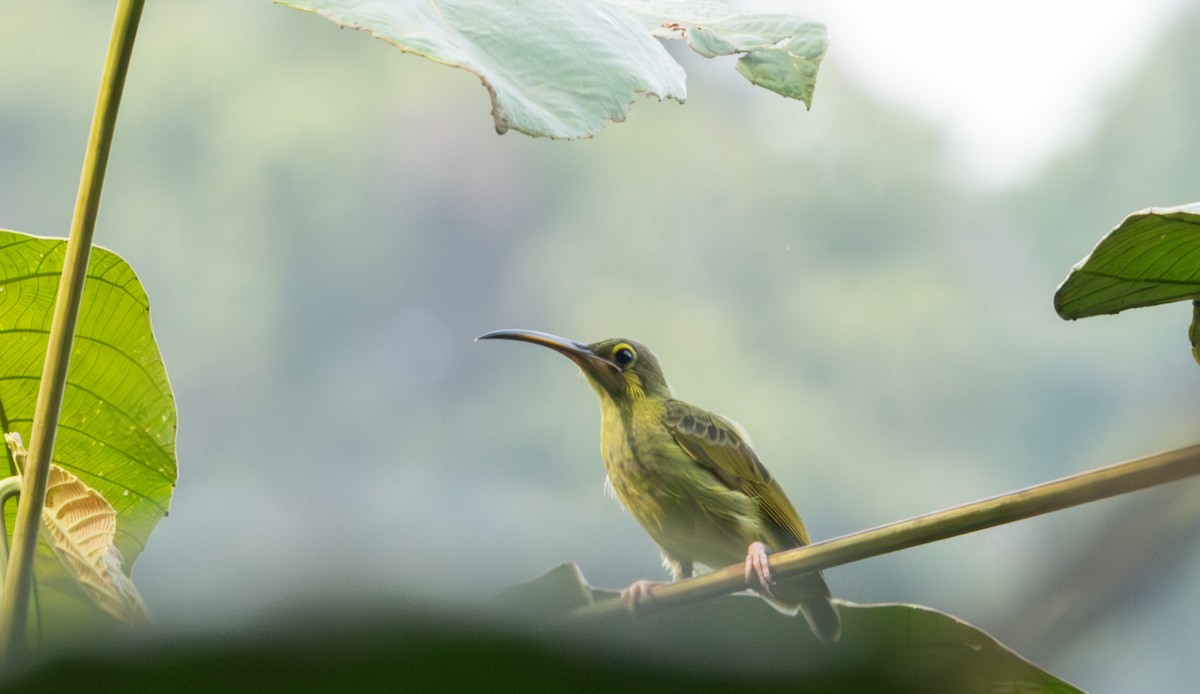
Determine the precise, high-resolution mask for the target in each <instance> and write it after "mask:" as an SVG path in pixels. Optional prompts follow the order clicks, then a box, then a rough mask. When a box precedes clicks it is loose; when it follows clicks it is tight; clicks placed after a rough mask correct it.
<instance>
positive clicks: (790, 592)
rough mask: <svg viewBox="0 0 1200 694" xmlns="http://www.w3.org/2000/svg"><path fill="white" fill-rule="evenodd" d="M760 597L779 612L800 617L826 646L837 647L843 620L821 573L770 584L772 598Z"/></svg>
mask: <svg viewBox="0 0 1200 694" xmlns="http://www.w3.org/2000/svg"><path fill="white" fill-rule="evenodd" d="M763 597H765V598H766V599H767V602H769V603H771V604H772V605H773V606H774V607H775V609H777V610H779V611H781V612H784V613H786V614H792V615H794V614H796V613H797V612H799V613H800V614H803V615H804V619H806V620H807V621H808V626H809V627H811V628H812V631H813V634H815V635H816V637H817V638H818V639H820V640H821V641H823V642H825V643H836V642H837V640H838V639H839V638H840V637H841V635H842V619H841V617H839V616H838V611H837V608H836V607H834V605H833V600H832V598H831V597H830V595H829V586H827V585H825V579H824V578H822V577H821V574H820V572H816V573H810V574H804V575H802V576H797V577H796V578H789V579H787V580H785V581H780V582H778V583H776V584H773V585H772V586H771V595H769V596H768V595H764V596H763Z"/></svg>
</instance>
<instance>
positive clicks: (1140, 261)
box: [1054, 203, 1200, 320]
mask: <svg viewBox="0 0 1200 694" xmlns="http://www.w3.org/2000/svg"><path fill="white" fill-rule="evenodd" d="M1197 298H1200V203H1193V204H1191V205H1184V206H1182V207H1153V208H1150V209H1147V210H1142V211H1141V212H1135V213H1133V214H1131V215H1129V216H1128V217H1126V218H1125V219H1124V221H1122V222H1121V223H1120V224H1119V225H1117V228H1115V229H1113V230H1112V231H1111V232H1109V233H1108V235H1107V236H1105V237H1104V238H1103V239H1101V240H1100V243H1098V244H1097V245H1096V248H1095V249H1094V250H1093V251H1092V252H1091V254H1090V255H1088V257H1086V258H1084V259H1083V260H1081V261H1080V262H1079V263H1078V264H1077V265H1076V266H1075V267H1073V268H1071V273H1070V274H1069V275H1067V279H1066V280H1065V281H1064V282H1063V283H1062V286H1060V287H1059V288H1058V291H1057V292H1056V293H1055V294H1054V308H1055V310H1056V311H1058V315H1060V316H1062V317H1063V318H1066V319H1068V320H1074V319H1076V318H1086V317H1088V316H1096V315H1100V314H1105V313H1117V312H1119V311H1124V310H1125V309H1128V308H1139V307H1142V306H1154V305H1156V304H1165V303H1168V302H1171V301H1182V300H1185V299H1197Z"/></svg>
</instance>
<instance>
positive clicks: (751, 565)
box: [746, 542, 772, 595]
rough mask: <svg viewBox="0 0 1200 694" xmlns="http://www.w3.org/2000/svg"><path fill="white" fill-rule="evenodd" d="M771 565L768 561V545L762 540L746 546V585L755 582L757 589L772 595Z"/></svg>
mask: <svg viewBox="0 0 1200 694" xmlns="http://www.w3.org/2000/svg"><path fill="white" fill-rule="evenodd" d="M771 582H772V581H771V565H770V563H769V562H768V561H767V547H766V545H764V544H763V543H761V542H751V543H750V546H749V547H748V548H746V585H747V586H752V585H754V584H755V583H757V584H758V587H757V588H755V590H758V591H761V592H762V593H763V594H764V595H771Z"/></svg>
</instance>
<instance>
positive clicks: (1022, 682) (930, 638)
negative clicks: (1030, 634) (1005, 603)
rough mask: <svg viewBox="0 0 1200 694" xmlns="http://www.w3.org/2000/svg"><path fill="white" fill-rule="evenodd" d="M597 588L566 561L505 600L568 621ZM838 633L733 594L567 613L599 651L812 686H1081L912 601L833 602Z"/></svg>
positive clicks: (608, 594) (598, 596)
mask: <svg viewBox="0 0 1200 694" xmlns="http://www.w3.org/2000/svg"><path fill="white" fill-rule="evenodd" d="M616 596H617V594H616V593H615V592H613V591H606V590H597V589H594V588H591V587H589V586H588V585H587V583H586V582H585V581H584V580H583V577H582V575H581V574H580V572H579V569H578V567H576V566H575V565H573V564H563V565H561V566H559V567H557V568H556V569H554V570H552V571H550V572H549V573H547V574H546V575H544V576H542V577H541V578H539V579H537V580H535V581H532V582H530V583H527V584H525V585H522V586H517V587H516V588H513V589H511V590H509V591H508V592H507V593H506V594H505V595H504V596H503V603H504V604H506V605H507V606H508V607H509V608H510V609H512V610H514V611H516V612H519V613H521V614H524V615H526V616H527V617H529V618H531V619H543V620H544V619H546V618H547V617H551V616H555V615H557V616H559V617H567V615H568V614H569V613H570V612H571V611H572V610H574V609H576V608H579V607H584V606H586V605H589V604H591V603H593V602H594V601H598V600H608V599H614V598H615V597H616ZM835 604H836V605H837V608H838V612H839V613H840V614H841V617H842V639H841V641H839V642H838V644H837V645H835V646H832V647H829V646H824V645H823V644H821V643H820V642H818V641H817V640H816V639H815V638H814V637H813V635H812V633H811V631H810V630H809V627H808V625H807V623H806V622H805V621H804V620H803V619H796V618H793V617H788V616H786V615H783V614H780V613H779V612H777V611H776V610H774V609H773V608H771V607H770V606H769V605H768V604H767V603H766V602H764V601H763V600H761V599H759V598H757V597H755V596H750V595H733V596H727V597H722V598H717V599H715V600H711V601H705V602H700V603H695V604H689V605H685V606H682V607H680V608H678V609H673V610H669V611H664V612H661V613H658V614H654V615H649V616H646V617H642V618H637V619H634V618H630V617H628V616H625V615H622V616H621V617H619V618H609V619H603V620H596V619H572V618H570V617H567V621H568V622H569V623H570V624H571V628H572V629H574V630H576V632H577V633H582V632H587V633H588V634H589V638H590V639H591V640H593V641H594V643H593V644H592V647H593V648H597V649H604V650H613V649H615V650H616V652H618V653H621V652H623V653H625V655H626V656H629V657H632V656H633V655H635V654H640V655H641V656H643V657H646V658H650V659H653V660H655V661H656V662H661V663H668V664H669V663H673V664H674V665H675V666H676V667H678V668H680V669H681V670H687V671H693V672H695V671H707V670H714V669H715V670H717V671H719V672H727V673H738V672H742V673H744V674H743V676H747V677H753V676H754V675H756V674H757V675H769V676H771V677H779V678H784V679H786V680H788V681H790V682H791V683H792V685H793V686H799V687H801V688H804V689H805V690H807V689H808V688H811V689H812V690H813V691H836V692H857V691H931V692H933V691H943V692H995V691H1009V692H1030V693H1032V692H1076V691H1078V690H1077V689H1076V688H1075V687H1073V686H1072V685H1070V684H1068V683H1066V682H1064V681H1062V680H1060V679H1058V678H1056V677H1054V676H1053V675H1050V674H1049V673H1046V672H1044V671H1042V670H1040V669H1038V668H1037V667H1035V666H1033V665H1032V664H1030V663H1029V662H1028V661H1026V660H1024V659H1023V658H1021V657H1020V656H1019V655H1017V654H1016V653H1014V652H1013V651H1011V650H1010V649H1008V648H1007V647H1006V646H1004V645H1003V644H1001V643H1000V642H998V641H996V640H995V639H994V638H992V637H991V636H989V635H988V634H986V633H984V632H982V631H980V630H979V629H977V628H975V627H973V626H971V625H970V624H967V623H966V622H963V621H961V620H959V619H956V618H954V617H952V616H950V615H947V614H944V613H942V612H938V611H936V610H931V609H929V608H926V607H920V606H916V605H899V604H882V605H858V604H855V603H850V602H845V601H835Z"/></svg>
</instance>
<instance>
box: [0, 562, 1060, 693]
mask: <svg viewBox="0 0 1200 694" xmlns="http://www.w3.org/2000/svg"><path fill="white" fill-rule="evenodd" d="M613 595H615V593H613V592H611V591H599V590H595V589H592V588H589V587H588V586H587V584H586V582H584V581H583V579H582V577H581V576H580V575H579V570H578V568H576V567H575V566H574V565H571V564H564V565H563V566H560V567H558V568H557V569H555V570H553V571H551V572H550V573H549V574H547V575H545V576H543V577H542V578H540V579H537V580H535V581H533V582H532V583H528V584H525V585H523V586H518V587H517V588H514V589H512V590H510V591H508V592H507V593H506V594H504V595H503V596H501V599H500V600H499V601H498V603H499V605H498V609H497V610H491V611H489V610H488V609H486V608H485V607H483V606H480V605H443V606H442V607H441V608H438V609H434V608H432V607H430V606H429V605H428V604H424V605H422V606H420V607H417V606H414V605H387V604H380V603H378V602H377V601H375V602H359V603H350V604H342V605H338V604H336V603H334V602H330V601H309V602H307V603H306V604H304V605H302V606H300V607H299V610H298V612H297V616H296V617H294V618H288V617H283V618H281V617H280V616H279V615H267V616H266V618H265V619H264V625H263V627H261V628H258V629H251V630H243V631H239V632H237V633H232V634H224V635H211V636H197V635H194V634H192V635H182V634H173V635H172V634H157V635H155V636H154V637H153V638H152V639H146V638H134V639H130V640H125V641H122V640H115V641H113V642H110V643H106V644H90V645H89V646H88V647H87V650H80V651H76V652H75V653H74V654H67V653H62V654H59V655H58V656H57V657H55V658H53V659H51V660H48V661H46V662H43V663H42V664H41V665H40V666H39V667H35V668H33V669H31V670H30V671H27V672H26V673H24V674H23V676H22V677H20V678H18V679H13V680H9V681H7V682H5V681H0V688H3V689H4V691H6V692H7V691H14V692H24V691H63V692H65V691H77V690H82V689H85V688H94V686H95V683H97V682H120V688H121V691H122V692H126V693H133V692H155V693H156V694H157V693H158V692H164V691H169V692H172V693H173V694H187V693H189V692H205V693H206V694H207V692H256V693H261V692H295V691H303V692H338V693H339V694H340V693H341V692H361V691H381V692H382V691H395V692H400V691H420V692H495V691H512V692H533V691H536V692H546V691H550V692H619V691H621V692H624V691H630V692H655V691H661V692H674V691H687V692H730V691H742V692H754V691H772V692H774V691H787V692H821V693H822V694H825V693H830V692H833V693H837V692H854V693H855V694H858V693H860V692H881V693H886V692H897V691H902V692H955V694H959V693H962V692H968V693H969V692H980V693H981V694H982V693H984V692H988V693H990V692H1012V693H1019V694H1034V693H1039V692H1056V693H1057V692H1062V693H1064V694H1067V693H1071V692H1077V691H1078V690H1077V689H1075V688H1074V687H1072V686H1071V685H1069V684H1067V683H1065V682H1063V681H1062V680H1059V679H1056V678H1054V677H1052V676H1051V675H1048V674H1046V673H1044V672H1042V671H1040V670H1038V669H1037V668H1035V667H1033V666H1032V665H1030V664H1029V663H1027V662H1025V661H1024V660H1022V659H1021V658H1019V657H1018V656H1017V655H1015V654H1014V653H1012V652H1011V651H1009V650H1008V649H1006V648H1005V647H1003V646H1001V645H1000V644H998V643H996V641H995V640H994V639H992V638H991V637H989V636H987V635H986V634H983V633H982V632H979V631H978V630H976V629H974V628H973V627H970V626H969V625H966V624H963V623H962V622H960V621H958V620H955V619H953V618H952V617H949V616H947V615H944V614H941V613H938V612H934V611H932V610H926V609H924V608H915V607H911V606H905V605H878V606H861V605H852V604H849V603H841V604H840V605H839V609H840V610H841V613H842V618H843V620H844V626H845V632H844V636H843V640H842V642H841V643H839V644H838V645H836V646H833V647H826V646H822V645H821V644H819V643H818V642H817V641H816V640H815V639H813V637H812V636H811V634H810V633H809V631H808V627H807V625H806V624H805V622H804V620H803V619H794V618H789V617H785V616H783V615H781V614H779V613H778V612H776V611H775V610H773V609H772V608H771V607H770V606H768V605H767V604H766V603H764V602H763V601H762V600H760V599H758V598H756V597H750V596H730V597H726V598H722V599H718V600H713V601H711V602H708V603H704V604H693V605H689V606H687V607H684V608H681V609H679V610H672V611H670V612H669V613H662V614H659V615H655V616H652V617H647V618H644V619H630V618H628V617H627V616H624V615H622V616H621V617H620V618H619V619H613V618H609V619H587V620H580V619H573V618H570V617H568V616H567V614H568V613H569V612H570V611H571V610H572V609H574V608H575V607H577V606H579V605H582V604H587V603H588V602H590V601H591V600H594V599H604V598H608V597H611V596H613Z"/></svg>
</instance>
